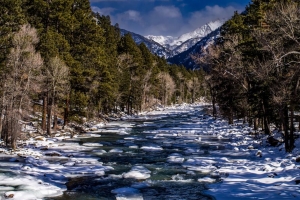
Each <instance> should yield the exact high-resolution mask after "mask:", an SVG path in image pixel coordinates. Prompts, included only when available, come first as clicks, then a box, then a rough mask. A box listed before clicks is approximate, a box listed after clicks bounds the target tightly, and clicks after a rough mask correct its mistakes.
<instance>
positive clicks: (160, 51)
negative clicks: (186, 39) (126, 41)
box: [120, 29, 171, 58]
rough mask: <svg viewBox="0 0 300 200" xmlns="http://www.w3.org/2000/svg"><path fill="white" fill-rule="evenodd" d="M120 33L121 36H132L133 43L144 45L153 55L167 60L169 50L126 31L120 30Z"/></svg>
mask: <svg viewBox="0 0 300 200" xmlns="http://www.w3.org/2000/svg"><path fill="white" fill-rule="evenodd" d="M120 31H121V35H125V34H128V33H129V34H130V35H131V36H132V38H133V40H134V41H135V43H137V44H141V43H144V44H145V45H146V46H147V48H148V49H149V50H150V51H151V52H152V53H153V54H157V55H158V56H160V57H165V58H168V57H170V55H171V52H170V50H168V49H167V48H165V47H164V46H163V45H161V44H159V43H157V42H155V41H153V40H150V39H148V38H146V37H144V36H142V35H139V34H136V33H133V32H130V31H127V30H125V29H120Z"/></svg>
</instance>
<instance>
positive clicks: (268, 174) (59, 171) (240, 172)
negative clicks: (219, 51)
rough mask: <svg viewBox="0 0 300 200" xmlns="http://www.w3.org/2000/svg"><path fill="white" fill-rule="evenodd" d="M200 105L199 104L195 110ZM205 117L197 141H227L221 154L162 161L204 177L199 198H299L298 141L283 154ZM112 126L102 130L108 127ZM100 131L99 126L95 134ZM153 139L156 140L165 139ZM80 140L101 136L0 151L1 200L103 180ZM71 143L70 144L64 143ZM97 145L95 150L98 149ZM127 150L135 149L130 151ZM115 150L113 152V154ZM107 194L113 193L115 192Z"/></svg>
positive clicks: (38, 141)
mask: <svg viewBox="0 0 300 200" xmlns="http://www.w3.org/2000/svg"><path fill="white" fill-rule="evenodd" d="M200 105H202V104H198V105H197V106H200ZM194 106H195V105H194ZM194 106H192V105H187V104H186V105H181V106H178V105H177V106H173V107H167V108H161V109H160V110H156V111H152V112H147V113H146V112H145V113H141V114H140V115H139V116H134V117H133V118H135V119H141V120H142V119H143V118H146V117H147V116H151V115H168V114H170V113H172V114H176V113H177V114H179V113H181V112H188V111H189V110H190V109H193V108H194ZM128 118H129V117H128ZM207 118H208V119H206V120H207V121H206V122H205V123H206V124H203V126H205V127H206V126H207V128H206V129H205V130H206V131H205V132H204V131H203V132H201V134H202V135H203V137H204V136H205V135H213V137H216V138H219V139H222V138H229V139H230V142H228V143H227V145H226V146H225V149H221V150H214V151H211V152H210V154H209V156H205V157H202V156H192V157H191V158H189V159H187V160H185V159H184V158H183V157H182V156H181V155H179V154H172V155H169V156H168V158H166V162H173V163H179V164H181V165H182V166H183V167H185V168H186V169H187V170H188V173H193V172H197V171H201V172H206V173H207V177H204V178H199V179H198V182H201V183H205V184H207V187H208V188H209V189H208V190H207V191H205V194H208V195H211V196H213V197H214V198H215V199H217V200H219V199H220V200H224V199H225V200H226V199H300V185H298V183H299V182H300V172H299V168H300V165H299V162H297V161H299V160H300V159H299V158H298V155H299V145H300V141H299V139H297V140H296V143H295V145H296V148H295V149H294V151H293V153H291V154H287V153H285V150H284V144H282V145H280V146H278V147H272V146H270V145H268V144H267V143H266V141H267V139H266V138H267V137H266V136H265V137H263V138H260V139H259V140H255V139H254V136H252V135H250V134H249V133H250V132H251V128H249V127H246V126H244V125H243V124H241V123H238V122H236V123H235V125H234V126H230V125H228V124H227V122H226V121H225V120H222V119H217V120H213V119H212V117H209V116H207ZM125 120H126V119H125ZM113 123H114V122H112V123H108V124H107V125H111V124H112V125H113ZM199 123H200V122H199ZM187 125H188V124H187ZM102 127H103V126H101V127H100V125H99V128H100V129H99V130H101V128H102ZM188 131H189V134H191V133H194V132H195V131H197V129H195V128H194V129H193V126H192V125H191V127H190V128H189V130H188ZM170 132H171V131H170ZM119 134H120V135H121V134H126V132H124V129H122V128H121V129H120V130H119ZM157 135H158V136H159V137H161V138H164V137H169V136H168V135H162V134H160V135H159V134H157ZM170 136H172V135H171V134H170ZM84 137H101V133H99V132H93V133H87V134H82V135H78V136H76V137H75V138H72V139H71V138H70V136H68V135H65V136H57V137H54V138H45V137H36V138H35V139H34V138H31V139H30V140H27V141H23V142H22V146H23V147H22V148H20V150H19V151H16V152H10V151H8V150H7V149H4V148H0V152H1V154H0V156H1V162H0V167H1V171H2V172H5V173H1V175H0V185H1V186H0V195H1V198H12V199H22V200H23V199H24V200H26V199H42V198H45V197H53V196H60V195H62V194H63V192H64V191H66V190H67V188H66V185H65V183H66V182H67V181H68V179H69V178H72V177H80V176H103V175H105V172H107V171H110V170H112V167H110V166H105V165H103V163H102V162H99V161H98V159H97V157H91V156H89V155H87V154H85V153H84V151H87V150H93V149H94V148H95V147H96V146H95V144H93V143H91V144H89V143H85V144H84V145H80V144H78V141H79V140H80V138H84ZM172 137H173V136H172ZM176 137H181V138H183V139H184V138H187V139H188V138H190V137H191V136H190V135H189V136H187V135H184V133H183V134H177V135H176ZM196 139H197V138H196ZM196 139H195V140H196ZM72 140H73V141H75V142H73V143H72V142H68V141H72ZM127 140H133V141H134V138H131V137H128V138H127ZM200 140H201V138H199V141H200ZM76 141H77V143H76ZM170 145H172V144H170ZM99 146H100V147H101V144H99ZM99 146H98V147H99ZM132 148H139V147H138V146H132ZM140 149H141V150H144V151H163V148H162V147H160V146H157V147H154V146H143V147H141V148H140ZM117 150H118V149H114V151H117ZM194 151H195V149H192V148H191V149H187V151H186V153H187V154H191V155H193V152H194ZM95 153H100V154H101V153H105V151H100V150H97V152H95ZM137 174H138V175H140V176H141V177H143V179H147V178H148V177H150V176H151V171H149V170H148V169H146V168H143V167H138V166H136V167H133V168H132V170H131V171H129V172H128V173H125V174H124V175H123V176H124V177H125V178H126V177H132V176H136V175H137ZM216 180H218V182H216ZM112 192H115V193H116V194H118V192H119V190H115V191H112Z"/></svg>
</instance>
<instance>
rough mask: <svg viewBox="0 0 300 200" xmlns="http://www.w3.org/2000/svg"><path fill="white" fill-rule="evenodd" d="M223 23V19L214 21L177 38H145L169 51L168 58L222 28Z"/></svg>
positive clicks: (150, 36) (149, 36)
mask: <svg viewBox="0 0 300 200" xmlns="http://www.w3.org/2000/svg"><path fill="white" fill-rule="evenodd" d="M224 22H225V19H222V20H215V21H212V22H209V23H206V24H205V25H203V26H201V27H199V28H197V29H196V30H194V31H192V32H189V33H185V34H183V35H181V36H179V37H172V36H153V35H148V36H145V38H147V39H149V40H153V41H154V42H157V43H158V44H160V45H162V46H163V47H165V48H166V49H169V50H170V52H171V54H170V56H174V55H177V54H178V53H181V52H183V51H186V50H187V49H189V48H190V47H192V46H193V45H195V44H196V43H197V42H198V41H199V40H201V39H202V38H204V37H205V36H207V35H208V34H210V33H211V32H213V31H215V30H216V29H217V28H219V27H220V26H222V24H223V23H224Z"/></svg>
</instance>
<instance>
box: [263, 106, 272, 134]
mask: <svg viewBox="0 0 300 200" xmlns="http://www.w3.org/2000/svg"><path fill="white" fill-rule="evenodd" d="M261 104H262V110H263V113H264V115H263V125H264V131H265V134H267V135H271V130H270V125H269V120H268V116H267V111H266V106H265V100H263V101H262V103H261Z"/></svg>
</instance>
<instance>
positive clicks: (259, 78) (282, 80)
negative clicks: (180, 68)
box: [197, 0, 300, 152]
mask: <svg viewBox="0 0 300 200" xmlns="http://www.w3.org/2000/svg"><path fill="white" fill-rule="evenodd" d="M299 55H300V7H299V1H294V0H252V2H251V3H250V4H249V6H247V8H246V10H245V11H244V12H243V13H242V14H238V13H235V14H234V16H233V17H232V18H231V19H230V20H229V21H227V22H226V23H225V24H224V26H223V27H222V30H221V37H220V38H219V41H218V42H217V44H216V45H214V46H211V47H210V48H209V49H207V51H206V54H205V56H202V57H198V58H197V61H198V63H199V64H202V65H208V67H209V69H210V70H209V72H208V74H207V76H206V80H207V85H208V86H209V89H210V94H211V99H212V102H213V105H214V114H216V111H217V109H216V107H215V105H216V104H217V105H218V106H219V110H220V112H221V114H222V115H223V116H226V117H227V118H228V119H229V122H230V123H233V118H234V116H237V117H239V118H244V119H245V121H246V120H247V121H248V122H249V123H250V125H254V128H255V129H258V128H262V129H263V130H264V132H265V133H266V134H270V133H271V132H270V124H274V125H276V127H277V128H278V129H279V130H281V131H282V132H283V134H284V136H285V148H286V151H288V152H290V151H292V149H293V148H294V130H295V127H294V122H295V120H297V121H298V122H299V120H300V119H299V118H298V119H297V118H295V117H294V114H295V111H299V105H300V96H299V95H300V91H299V90H300V87H299V84H300V67H299V63H300V57H299Z"/></svg>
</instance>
